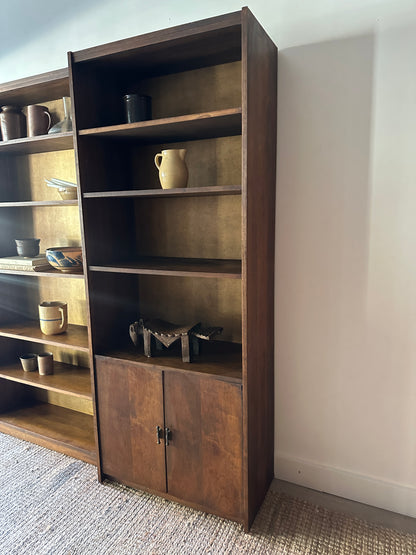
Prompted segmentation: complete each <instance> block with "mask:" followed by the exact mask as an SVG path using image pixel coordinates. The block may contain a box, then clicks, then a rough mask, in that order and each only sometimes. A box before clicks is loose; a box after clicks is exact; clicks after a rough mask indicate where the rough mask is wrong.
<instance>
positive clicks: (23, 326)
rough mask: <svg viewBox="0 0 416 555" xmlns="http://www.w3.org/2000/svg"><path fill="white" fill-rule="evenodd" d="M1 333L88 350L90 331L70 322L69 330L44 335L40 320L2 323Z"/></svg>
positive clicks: (12, 336)
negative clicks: (57, 333)
mask: <svg viewBox="0 0 416 555" xmlns="http://www.w3.org/2000/svg"><path fill="white" fill-rule="evenodd" d="M0 335H1V336H3V337H11V338H15V339H25V340H27V341H33V342H34V343H43V344H45V345H56V346H57V347H72V348H73V349H79V350H80V351H88V350H89V347H88V333H87V328H86V327H85V326H77V325H74V324H68V330H67V331H66V332H65V333H61V334H59V335H44V334H43V333H42V332H41V331H40V328H39V322H38V321H34V322H27V321H25V322H22V323H19V324H10V325H7V326H5V325H2V326H1V327H0Z"/></svg>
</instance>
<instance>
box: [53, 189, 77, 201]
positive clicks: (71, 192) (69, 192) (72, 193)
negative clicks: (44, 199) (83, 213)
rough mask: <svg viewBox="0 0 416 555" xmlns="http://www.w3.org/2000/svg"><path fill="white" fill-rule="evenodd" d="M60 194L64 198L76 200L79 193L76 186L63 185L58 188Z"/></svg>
mask: <svg viewBox="0 0 416 555" xmlns="http://www.w3.org/2000/svg"><path fill="white" fill-rule="evenodd" d="M58 193H59V196H60V197H61V199H62V200H75V199H76V198H78V193H77V190H76V188H75V187H61V188H60V189H58Z"/></svg>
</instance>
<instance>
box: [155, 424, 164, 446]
mask: <svg viewBox="0 0 416 555" xmlns="http://www.w3.org/2000/svg"><path fill="white" fill-rule="evenodd" d="M161 438H163V429H162V428H161V427H160V426H156V443H157V444H158V445H160V440H161Z"/></svg>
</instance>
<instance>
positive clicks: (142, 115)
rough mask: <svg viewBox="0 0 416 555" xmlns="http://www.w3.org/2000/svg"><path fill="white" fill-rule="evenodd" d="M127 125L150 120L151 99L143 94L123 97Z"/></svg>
mask: <svg viewBox="0 0 416 555" xmlns="http://www.w3.org/2000/svg"><path fill="white" fill-rule="evenodd" d="M123 100H124V110H125V114H126V121H127V123H133V122H135V121H145V120H148V119H152V99H151V97H150V96H146V95H143V94H126V95H124V96H123Z"/></svg>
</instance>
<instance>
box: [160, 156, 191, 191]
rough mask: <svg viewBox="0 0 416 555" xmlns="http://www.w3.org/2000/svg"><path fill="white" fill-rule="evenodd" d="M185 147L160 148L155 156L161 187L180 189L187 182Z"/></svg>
mask: <svg viewBox="0 0 416 555" xmlns="http://www.w3.org/2000/svg"><path fill="white" fill-rule="evenodd" d="M185 154H186V149H184V148H171V149H169V150H162V152H159V153H158V154H156V156H155V165H156V167H157V169H158V170H159V180H160V184H161V185H162V189H181V188H182V187H186V184H187V183H188V168H187V167H186V163H185Z"/></svg>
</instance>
